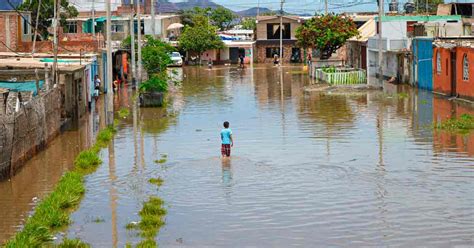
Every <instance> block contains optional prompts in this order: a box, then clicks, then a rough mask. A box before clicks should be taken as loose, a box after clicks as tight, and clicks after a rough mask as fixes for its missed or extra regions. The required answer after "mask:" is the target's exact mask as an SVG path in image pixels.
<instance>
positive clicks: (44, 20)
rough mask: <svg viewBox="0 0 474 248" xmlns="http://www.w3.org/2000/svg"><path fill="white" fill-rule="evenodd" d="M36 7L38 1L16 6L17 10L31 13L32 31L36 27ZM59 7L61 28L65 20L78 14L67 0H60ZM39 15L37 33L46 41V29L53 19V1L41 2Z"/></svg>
mask: <svg viewBox="0 0 474 248" xmlns="http://www.w3.org/2000/svg"><path fill="white" fill-rule="evenodd" d="M38 5H39V0H25V1H24V2H23V3H22V4H21V5H20V6H18V10H22V11H30V12H31V24H32V28H33V29H34V27H35V26H36V16H37V15H38ZM59 5H60V11H59V12H60V14H59V24H60V25H61V26H65V24H66V19H67V18H74V17H76V16H77V15H78V14H79V12H78V11H77V9H76V7H74V6H73V5H71V4H69V1H68V0H60V2H59ZM39 13H40V16H39V23H38V33H39V34H40V35H41V36H42V37H43V39H47V38H48V36H49V32H48V27H50V26H51V23H52V19H53V17H54V0H41V6H40V9H39Z"/></svg>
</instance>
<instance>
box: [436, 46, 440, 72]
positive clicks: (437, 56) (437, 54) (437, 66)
mask: <svg viewBox="0 0 474 248" xmlns="http://www.w3.org/2000/svg"><path fill="white" fill-rule="evenodd" d="M436 73H438V75H441V54H440V52H439V51H437V52H436Z"/></svg>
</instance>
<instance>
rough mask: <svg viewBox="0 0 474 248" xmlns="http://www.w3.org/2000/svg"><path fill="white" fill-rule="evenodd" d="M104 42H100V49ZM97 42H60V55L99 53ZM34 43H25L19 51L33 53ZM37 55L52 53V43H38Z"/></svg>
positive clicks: (90, 40) (88, 40) (89, 40)
mask: <svg viewBox="0 0 474 248" xmlns="http://www.w3.org/2000/svg"><path fill="white" fill-rule="evenodd" d="M103 44H104V42H103V41H100V45H99V49H100V48H101V47H103ZM97 46H98V45H97V41H95V40H92V39H87V40H68V41H61V40H60V41H59V46H58V52H59V53H79V52H97V51H98V49H97ZM32 47H33V42H23V43H22V44H21V47H20V49H19V51H20V52H31V49H32ZM35 50H36V52H37V53H51V52H53V42H52V41H37V42H36V48H35Z"/></svg>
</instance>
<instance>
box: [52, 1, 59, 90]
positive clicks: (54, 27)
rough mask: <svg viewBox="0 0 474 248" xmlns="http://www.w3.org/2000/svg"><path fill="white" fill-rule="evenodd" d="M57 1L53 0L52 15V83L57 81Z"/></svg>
mask: <svg viewBox="0 0 474 248" xmlns="http://www.w3.org/2000/svg"><path fill="white" fill-rule="evenodd" d="M58 9H59V8H58V1H57V0H54V17H53V29H54V35H53V53H54V62H53V84H57V83H58V81H57V80H58Z"/></svg>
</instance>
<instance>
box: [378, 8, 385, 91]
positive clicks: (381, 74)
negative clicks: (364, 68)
mask: <svg viewBox="0 0 474 248" xmlns="http://www.w3.org/2000/svg"><path fill="white" fill-rule="evenodd" d="M383 5H384V2H383V0H379V23H378V27H379V44H378V45H379V54H378V55H379V84H380V86H383V39H382V16H383V15H384V11H383V7H384V6H383Z"/></svg>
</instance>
